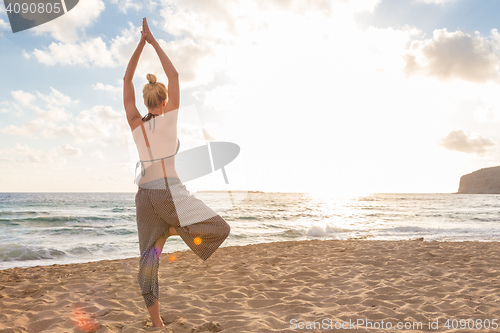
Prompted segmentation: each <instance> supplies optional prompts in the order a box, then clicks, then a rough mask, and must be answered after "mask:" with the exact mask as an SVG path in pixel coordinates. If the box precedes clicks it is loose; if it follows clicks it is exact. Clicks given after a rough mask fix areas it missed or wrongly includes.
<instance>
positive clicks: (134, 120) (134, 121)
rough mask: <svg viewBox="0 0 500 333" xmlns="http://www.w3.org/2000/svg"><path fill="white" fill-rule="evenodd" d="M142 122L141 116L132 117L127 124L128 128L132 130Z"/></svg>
mask: <svg viewBox="0 0 500 333" xmlns="http://www.w3.org/2000/svg"><path fill="white" fill-rule="evenodd" d="M142 123H143V121H142V118H141V117H134V118H132V119H131V120H130V121H129V122H128V124H129V126H130V130H131V131H132V132H133V131H134V130H135V129H136V128H137V127H139V126H141V124H142Z"/></svg>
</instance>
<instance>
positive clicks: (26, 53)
mask: <svg viewBox="0 0 500 333" xmlns="http://www.w3.org/2000/svg"><path fill="white" fill-rule="evenodd" d="M23 57H24V58H26V59H30V58H31V55H30V54H29V53H28V52H26V50H25V49H23Z"/></svg>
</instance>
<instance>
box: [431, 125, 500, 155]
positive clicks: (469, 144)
mask: <svg viewBox="0 0 500 333" xmlns="http://www.w3.org/2000/svg"><path fill="white" fill-rule="evenodd" d="M439 145H441V146H443V147H444V148H446V149H448V150H453V151H459V152H463V153H474V154H477V155H480V156H481V155H483V154H484V153H486V151H487V149H488V148H490V147H493V146H495V145H496V143H495V142H494V141H493V140H491V139H488V138H485V137H483V136H481V135H468V134H466V133H465V132H464V131H462V130H457V131H451V132H450V133H448V135H446V136H445V137H444V138H442V139H441V141H440V142H439Z"/></svg>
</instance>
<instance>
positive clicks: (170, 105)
mask: <svg viewBox="0 0 500 333" xmlns="http://www.w3.org/2000/svg"><path fill="white" fill-rule="evenodd" d="M142 30H143V31H144V32H145V34H146V41H147V42H148V43H150V44H151V45H152V46H153V47H154V49H155V51H156V53H157V54H158V57H159V58H160V62H161V65H162V66H163V70H164V71H165V74H166V75H167V78H168V88H167V89H168V102H167V105H166V106H165V110H164V112H169V111H172V110H176V109H178V108H179V105H180V89H179V73H177V70H176V69H175V67H174V65H173V64H172V62H171V61H170V59H169V58H168V56H167V54H166V53H165V51H163V49H162V48H161V46H160V44H159V43H158V42H157V41H156V39H155V38H154V37H153V34H152V33H151V31H150V30H149V26H148V22H147V21H146V18H144V19H143V21H142Z"/></svg>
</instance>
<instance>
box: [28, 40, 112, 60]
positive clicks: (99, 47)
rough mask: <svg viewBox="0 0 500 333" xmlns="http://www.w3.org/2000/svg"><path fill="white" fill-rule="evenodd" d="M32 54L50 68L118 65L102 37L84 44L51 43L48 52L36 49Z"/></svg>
mask: <svg viewBox="0 0 500 333" xmlns="http://www.w3.org/2000/svg"><path fill="white" fill-rule="evenodd" d="M32 54H33V55H34V56H35V57H36V58H37V60H38V61H39V62H40V63H42V64H46V65H49V66H53V65H55V64H57V63H59V64H62V65H77V66H87V67H88V66H89V64H92V65H93V66H95V67H114V66H116V65H117V63H116V61H115V59H114V58H113V55H112V54H111V53H110V52H109V50H108V49H107V47H106V43H104V41H103V40H102V39H101V37H96V38H93V39H90V40H88V41H86V42H82V43H79V44H77V43H54V42H53V43H51V44H50V45H49V47H48V50H39V49H34V50H33V52H32Z"/></svg>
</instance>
